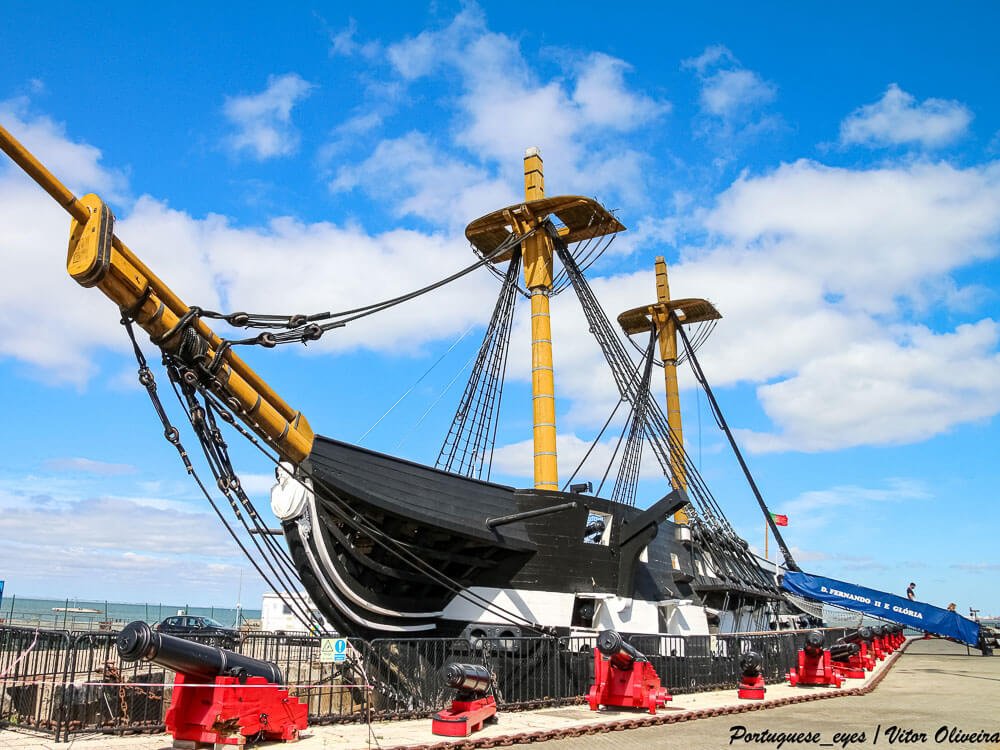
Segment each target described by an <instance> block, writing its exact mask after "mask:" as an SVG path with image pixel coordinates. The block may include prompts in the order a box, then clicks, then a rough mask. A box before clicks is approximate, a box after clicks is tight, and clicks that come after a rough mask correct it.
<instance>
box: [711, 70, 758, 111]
mask: <svg viewBox="0 0 1000 750" xmlns="http://www.w3.org/2000/svg"><path fill="white" fill-rule="evenodd" d="M775 95H776V90H775V87H774V86H773V85H772V84H770V83H767V82H766V81H764V80H763V79H762V78H761V77H760V76H759V75H757V74H756V73H754V72H753V71H752V70H743V69H740V70H720V71H719V72H718V73H715V74H714V75H712V76H710V77H709V78H708V79H706V80H705V84H704V86H703V88H702V90H701V103H702V107H703V108H704V109H705V111H706V112H708V113H709V114H712V115H716V116H717V117H732V116H734V115H735V114H737V113H738V112H739V111H740V110H741V109H744V108H747V107H754V106H757V105H760V104H766V103H767V102H770V101H773V100H774V97H775Z"/></svg>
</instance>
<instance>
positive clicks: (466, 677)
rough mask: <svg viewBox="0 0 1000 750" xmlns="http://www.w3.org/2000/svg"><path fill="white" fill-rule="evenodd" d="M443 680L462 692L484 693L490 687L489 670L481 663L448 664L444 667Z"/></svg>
mask: <svg viewBox="0 0 1000 750" xmlns="http://www.w3.org/2000/svg"><path fill="white" fill-rule="evenodd" d="M443 676H444V682H445V684H446V685H447V686H448V687H450V688H455V690H460V691H462V692H463V693H476V694H481V695H485V694H486V691H488V690H489V689H490V682H491V680H492V678H491V677H490V671H489V670H488V669H487V668H486V667H484V666H483V665H481V664H458V663H454V664H449V665H448V666H447V667H445V668H444V672H443Z"/></svg>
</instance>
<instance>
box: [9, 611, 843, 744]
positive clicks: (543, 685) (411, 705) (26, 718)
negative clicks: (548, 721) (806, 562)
mask: <svg viewBox="0 0 1000 750" xmlns="http://www.w3.org/2000/svg"><path fill="white" fill-rule="evenodd" d="M843 632H844V631H843V630H838V629H834V630H830V631H828V635H827V642H828V643H830V642H832V641H833V640H835V639H836V638H838V637H840V636H841V635H843ZM116 636H117V633H107V632H87V633H73V632H67V631H52V630H48V631H43V630H31V629H26V628H16V627H3V626H0V728H16V727H20V728H24V729H27V730H31V731H34V732H41V733H44V734H46V735H49V736H52V737H53V739H54V740H55V741H56V742H59V741H69V740H70V739H72V737H73V736H74V735H76V734H79V733H81V732H88V733H92V732H107V733H115V734H120V733H130V732H141V731H162V729H163V721H164V715H165V713H166V709H167V707H168V706H169V704H170V696H171V691H172V685H173V677H174V675H173V672H171V671H170V670H168V669H164V668H163V667H159V666H156V665H154V664H151V663H146V662H134V663H128V662H122V661H121V660H120V659H119V658H118V653H117V650H116V649H115V637H116ZM194 640H202V642H207V643H210V644H211V645H221V644H219V643H217V642H214V641H213V639H212V638H210V637H207V638H202V639H198V638H195V639H194ZM631 640H632V644H633V645H634V646H635V647H636V648H638V649H639V650H640V651H642V652H643V653H644V654H646V656H647V657H648V658H649V660H650V662H651V663H652V664H653V666H654V667H655V668H656V671H657V674H659V676H660V679H661V681H662V682H663V684H664V686H666V687H667V688H668V689H669V690H670V692H671V693H675V694H679V693H686V692H693V691H702V690H712V689H720V688H734V687H735V686H736V684H737V682H738V681H739V675H740V668H739V659H740V656H741V655H742V654H744V653H746V652H748V651H751V650H753V651H757V652H759V653H760V654H762V655H763V657H764V665H765V667H764V668H765V671H764V677H765V680H766V681H767V682H769V683H773V682H778V681H780V680H782V679H784V675H785V673H786V672H787V671H788V669H789V668H791V667H792V666H794V665H795V659H796V654H797V651H798V648H799V647H800V646H801V642H802V640H803V632H779V633H764V634H741V635H721V636H641V637H636V638H633V639H631ZM593 647H594V638H586V637H573V638H548V637H543V638H502V639H482V638H477V639H475V640H472V641H470V640H466V639H462V638H447V639H434V638H427V639H413V640H374V641H370V642H369V641H363V640H360V639H349V640H348V649H347V654H346V658H345V659H344V661H342V662H338V663H331V662H327V661H323V660H321V657H320V639H319V638H317V637H310V636H294V635H278V634H275V633H250V634H247V635H246V636H245V638H244V639H243V641H242V642H241V644H240V645H239V647H238V649H237V650H238V651H239V652H240V653H243V654H246V655H247V656H251V657H253V658H255V659H263V660H266V661H271V662H274V663H276V664H277V665H278V666H279V667H281V669H282V672H283V673H284V675H285V680H286V684H287V685H288V686H289V687H290V692H291V693H292V694H293V695H297V696H298V697H299V698H301V699H302V700H303V701H305V702H306V703H307V704H308V706H309V719H310V722H312V723H314V724H315V723H329V722H342V721H365V720H371V719H393V718H412V717H419V716H427V715H429V714H431V713H433V712H434V711H438V710H440V709H441V708H442V707H444V706H445V704H446V702H447V701H448V700H450V697H451V696H450V691H447V690H445V689H444V688H443V685H442V682H441V679H440V671H441V669H442V668H443V667H444V666H445V665H446V664H449V663H451V662H464V663H476V664H482V665H484V666H486V667H487V668H488V669H489V670H490V671H491V672H492V673H493V674H494V676H495V694H496V698H497V702H498V703H499V704H500V705H501V706H503V707H504V708H505V709H507V710H512V709H524V708H536V707H541V706H547V705H548V706H551V705H561V704H566V703H578V702H581V701H582V700H583V696H585V695H586V693H587V691H588V689H589V687H590V685H591V684H592V683H593V679H594V656H593Z"/></svg>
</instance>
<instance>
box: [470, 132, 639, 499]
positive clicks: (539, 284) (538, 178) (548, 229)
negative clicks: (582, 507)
mask: <svg viewBox="0 0 1000 750" xmlns="http://www.w3.org/2000/svg"><path fill="white" fill-rule="evenodd" d="M524 201H525V202H524V203H520V204H516V205H513V206H507V207H506V208H501V209H500V210H498V211H494V212H493V213H490V214H487V215H486V216H482V217H480V218H478V219H476V220H475V221H474V222H472V223H471V224H469V226H468V227H466V230H465V236H466V237H467V238H468V239H469V242H471V243H472V244H473V246H474V247H475V248H476V251H477V252H479V254H480V255H482V256H484V257H486V256H489V257H490V259H491V261H492V262H493V263H500V262H503V261H506V260H510V258H511V256H512V252H511V251H504V252H502V253H500V254H498V255H493V253H494V252H495V251H496V250H497V248H499V247H500V246H501V245H502V244H503V243H505V242H507V241H508V240H509V239H510V238H511V235H512V234H513V235H514V236H516V237H521V238H523V240H522V241H521V252H522V257H523V260H524V284H525V287H526V288H527V289H528V292H529V294H530V295H531V395H532V404H533V407H532V411H533V416H534V430H533V437H534V441H533V442H534V450H535V456H534V469H535V489H539V490H558V489H559V471H558V466H557V461H556V406H555V377H554V373H553V369H552V326H551V322H550V318H549V296H550V295H551V294H552V257H553V254H554V250H555V243H556V242H560V243H565V244H566V245H569V244H571V243H574V242H580V241H581V240H586V239H591V238H594V237H602V236H604V235H607V234H613V233H615V232H621V231H624V229H625V227H624V226H622V224H621V223H620V222H619V221H618V220H617V219H616V218H615V217H614V216H612V215H611V214H610V213H609V212H608V210H607V209H606V208H604V207H603V206H602V205H601V204H599V203H597V202H596V201H594V200H592V199H591V198H584V197H581V196H579V195H560V196H555V197H552V198H546V197H545V176H544V174H543V170H542V156H541V154H540V153H539V151H538V149H537V148H529V149H528V150H527V151H526V152H525V154H524ZM552 217H554V218H555V219H556V220H558V222H559V224H558V225H557V224H556V223H555V222H554V221H553V220H552Z"/></svg>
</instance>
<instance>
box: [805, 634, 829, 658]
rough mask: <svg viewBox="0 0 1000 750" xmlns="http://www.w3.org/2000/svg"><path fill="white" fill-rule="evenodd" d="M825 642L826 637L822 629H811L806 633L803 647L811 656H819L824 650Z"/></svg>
mask: <svg viewBox="0 0 1000 750" xmlns="http://www.w3.org/2000/svg"><path fill="white" fill-rule="evenodd" d="M825 643H826V638H825V637H824V636H823V633H822V632H821V631H819V630H810V631H809V633H808V634H807V635H806V642H805V643H804V644H803V646H802V649H803V650H804V651H805V652H806V653H807V654H809V655H810V656H818V655H819V654H820V653H821V652H822V651H823V645H824V644H825Z"/></svg>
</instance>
